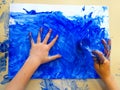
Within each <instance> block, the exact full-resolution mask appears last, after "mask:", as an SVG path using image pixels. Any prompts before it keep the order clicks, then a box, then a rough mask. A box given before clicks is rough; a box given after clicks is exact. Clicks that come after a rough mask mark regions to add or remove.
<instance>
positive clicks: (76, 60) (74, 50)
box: [8, 7, 109, 79]
mask: <svg viewBox="0 0 120 90" xmlns="http://www.w3.org/2000/svg"><path fill="white" fill-rule="evenodd" d="M100 8H101V9H103V8H102V7H100ZM24 10H25V11H26V13H22V12H11V13H10V18H11V19H10V31H9V33H10V34H9V36H10V37H9V40H10V49H9V74H8V75H9V77H10V78H13V77H14V76H15V74H16V73H17V72H18V71H19V69H20V68H21V67H22V65H23V64H24V62H25V60H26V59H27V57H28V55H29V50H30V47H31V45H30V41H29V36H28V34H29V32H32V35H33V38H34V40H35V42H36V38H37V34H38V31H39V28H40V27H43V28H44V30H43V31H44V32H43V33H42V36H41V38H42V40H43V39H44V37H45V35H46V33H47V32H48V29H49V28H52V29H53V32H52V35H51V37H50V40H49V42H50V41H51V40H52V39H53V38H54V37H55V35H56V34H58V35H59V39H58V40H57V42H56V44H55V45H54V47H53V48H52V49H51V50H50V53H49V55H54V54H56V53H59V54H61V55H62V58H60V59H57V60H55V61H52V62H50V63H46V64H43V65H41V66H40V67H39V68H38V70H37V71H36V72H35V73H34V75H33V76H32V78H43V79H51V78H52V79H53V78H54V79H61V78H66V79H70V78H71V79H88V78H99V76H98V75H97V73H96V72H95V70H94V67H93V60H92V56H91V51H92V50H95V49H97V50H100V51H102V52H103V51H104V47H103V45H102V43H101V40H102V39H108V38H109V35H108V28H106V27H105V26H104V25H103V23H104V18H105V16H104V15H99V14H98V15H96V16H95V15H94V11H91V12H89V13H87V14H84V15H83V16H71V17H66V16H64V14H63V13H62V11H50V12H49V11H48V12H36V11H35V10H31V11H27V10H26V9H24ZM86 10H87V9H86V8H85V7H83V8H82V11H83V12H85V11H86ZM49 42H48V43H49ZM18 63H19V64H18Z"/></svg>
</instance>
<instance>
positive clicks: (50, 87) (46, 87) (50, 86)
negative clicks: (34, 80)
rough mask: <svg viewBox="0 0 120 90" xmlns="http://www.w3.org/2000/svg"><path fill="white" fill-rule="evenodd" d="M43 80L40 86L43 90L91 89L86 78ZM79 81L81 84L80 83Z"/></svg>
mask: <svg viewBox="0 0 120 90" xmlns="http://www.w3.org/2000/svg"><path fill="white" fill-rule="evenodd" d="M56 81H58V80H48V79H46V80H42V82H41V83H40V87H41V89H42V90H89V87H88V84H87V83H86V82H87V81H85V80H59V84H57V83H56ZM78 82H79V84H78Z"/></svg>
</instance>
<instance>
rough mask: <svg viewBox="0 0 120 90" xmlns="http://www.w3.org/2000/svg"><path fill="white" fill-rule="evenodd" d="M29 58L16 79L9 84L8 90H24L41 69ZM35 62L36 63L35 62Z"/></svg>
mask: <svg viewBox="0 0 120 90" xmlns="http://www.w3.org/2000/svg"><path fill="white" fill-rule="evenodd" d="M33 59H34V58H31V57H29V58H28V59H27V60H26V62H25V64H24V65H23V67H22V68H21V70H20V71H19V72H18V73H17V74H16V76H15V77H14V79H13V80H12V81H11V82H10V83H9V84H8V86H7V87H6V90H24V89H25V86H26V85H27V83H28V81H29V80H30V78H31V76H32V75H33V73H34V72H35V71H36V69H37V68H38V67H39V64H38V63H37V62H35V60H33ZM33 61H34V62H33Z"/></svg>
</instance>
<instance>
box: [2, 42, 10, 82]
mask: <svg viewBox="0 0 120 90" xmlns="http://www.w3.org/2000/svg"><path fill="white" fill-rule="evenodd" d="M8 48H9V41H8V40H5V41H3V42H0V53H3V55H2V56H1V57H0V73H1V72H4V71H6V66H7V57H8ZM10 80H11V79H10V78H9V77H8V75H4V77H3V80H2V81H0V84H6V83H7V82H9V81H10Z"/></svg>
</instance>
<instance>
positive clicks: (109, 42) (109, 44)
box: [108, 39, 111, 50]
mask: <svg viewBox="0 0 120 90" xmlns="http://www.w3.org/2000/svg"><path fill="white" fill-rule="evenodd" d="M108 46H109V50H111V39H109V40H108Z"/></svg>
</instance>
